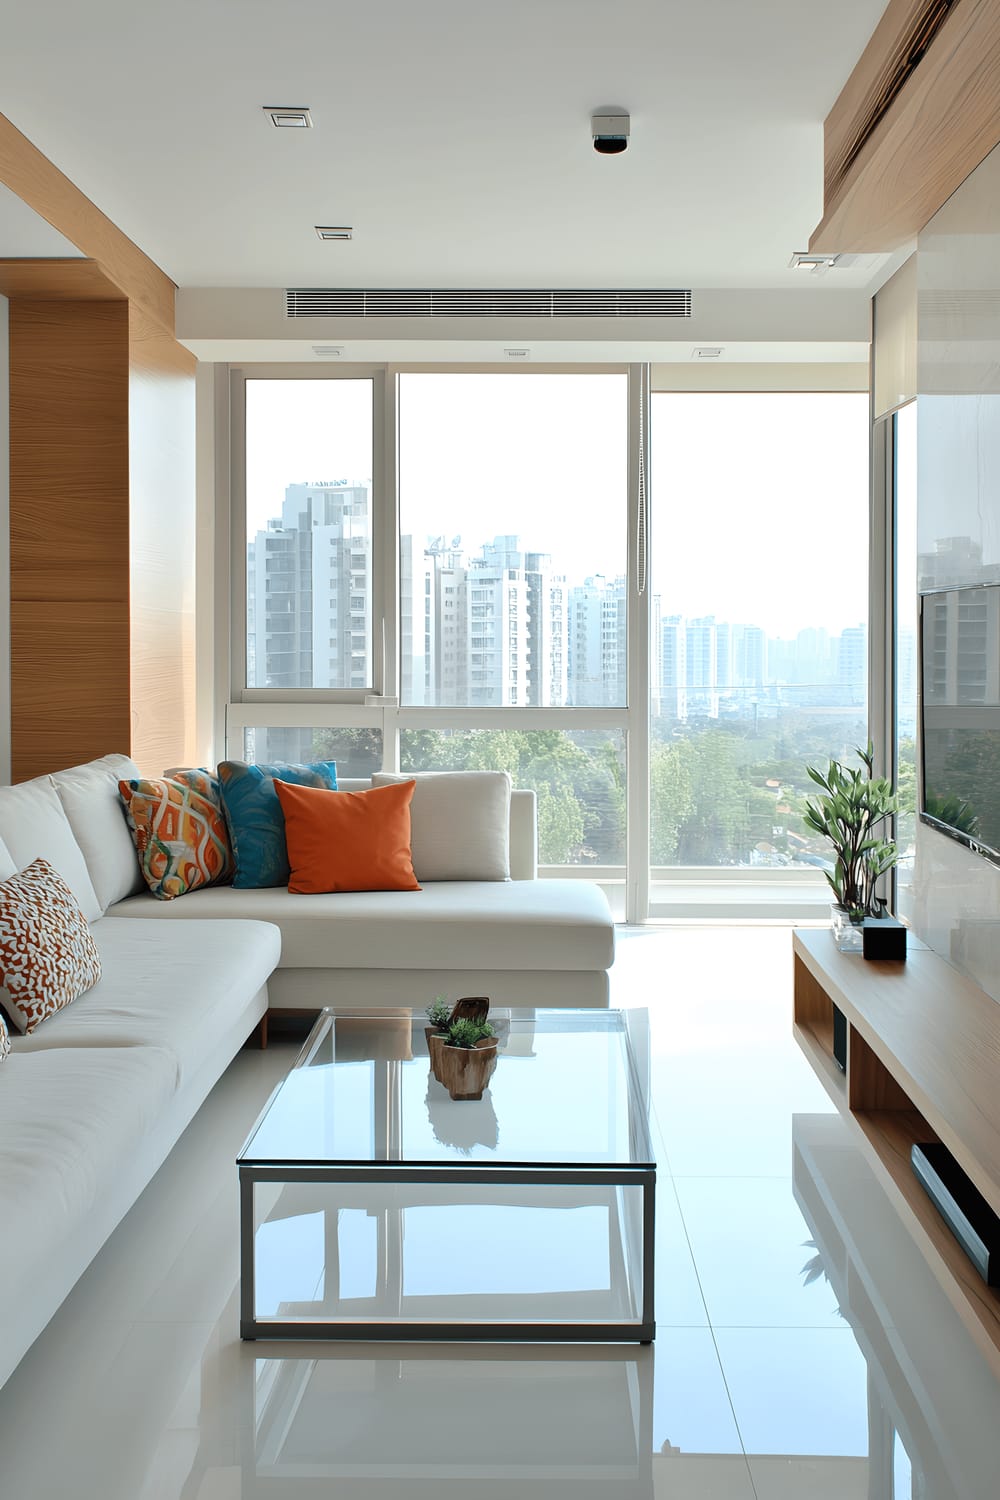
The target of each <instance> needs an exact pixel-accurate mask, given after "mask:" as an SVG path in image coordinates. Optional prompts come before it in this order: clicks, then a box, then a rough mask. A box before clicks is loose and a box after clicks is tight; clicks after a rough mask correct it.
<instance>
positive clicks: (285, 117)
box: [261, 104, 312, 130]
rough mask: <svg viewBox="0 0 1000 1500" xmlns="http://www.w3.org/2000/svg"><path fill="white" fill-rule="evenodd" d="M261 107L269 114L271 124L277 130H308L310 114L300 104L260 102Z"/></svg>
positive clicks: (310, 120) (310, 122) (310, 125)
mask: <svg viewBox="0 0 1000 1500" xmlns="http://www.w3.org/2000/svg"><path fill="white" fill-rule="evenodd" d="M261 109H262V110H263V111H264V113H265V114H266V115H270V116H271V124H272V125H277V127H278V129H279V130H310V129H311V128H312V116H311V115H310V113H309V111H308V109H306V108H304V107H303V106H302V105H301V104H262V105H261Z"/></svg>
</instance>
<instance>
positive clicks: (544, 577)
mask: <svg viewBox="0 0 1000 1500" xmlns="http://www.w3.org/2000/svg"><path fill="white" fill-rule="evenodd" d="M369 504H370V486H368V485H367V484H347V483H343V482H341V481H332V482H317V483H313V484H304V483H296V484H291V485H288V486H286V490H285V498H284V500H283V503H282V514H281V515H280V516H279V517H272V518H271V519H270V521H269V523H268V526H267V528H266V529H265V530H259V531H258V532H257V533H256V534H255V536H254V538H253V540H252V541H251V542H250V543H249V544H248V548H247V558H248V575H247V577H248V595H247V600H248V636H247V644H248V674H249V675H248V680H249V681H250V683H251V685H254V686H275V687H280V686H284V687H302V686H316V687H338V688H358V689H361V688H364V687H366V686H369V685H371V683H372V663H371V634H372V627H371V577H372V556H371V519H370V515H369ZM400 579H401V590H402V592H401V620H400V627H401V676H402V693H403V701H404V702H408V703H411V704H431V705H449V704H450V705H453V706H455V705H460V704H466V705H470V706H477V705H479V706H493V707H503V706H516V705H534V706H542V707H544V706H581V707H583V706H590V707H596V706H601V707H604V706H614V705H620V704H624V702H625V699H626V689H627V656H626V620H627V598H626V580H625V577H624V575H622V574H617V575H605V574H601V573H596V574H595V573H589V574H586V575H585V576H584V577H583V578H582V579H581V580H579V581H576V580H574V578H573V576H572V574H569V573H566V572H563V571H562V570H561V569H560V567H559V566H558V561H557V559H556V558H553V556H552V555H551V554H550V553H540V552H535V551H533V550H531V549H530V548H529V547H526V546H524V545H523V539H522V538H521V537H520V536H518V535H516V534H506V535H499V536H494V537H493V538H492V539H491V540H486V541H482V542H480V543H478V545H474V544H472V543H470V542H467V541H466V540H465V539H464V538H462V537H460V536H454V537H452V538H450V539H447V538H446V537H445V536H443V535H434V536H428V537H426V538H424V539H423V540H421V539H420V538H418V537H415V536H412V535H404V536H403V537H402V538H401V568H400ZM652 611H653V632H652V654H651V688H652V692H653V696H654V700H655V702H654V707H655V709H656V711H659V707H660V704H661V702H662V704H663V706H664V707H665V708H669V709H670V711H671V712H673V713H674V714H675V715H676V716H677V717H679V718H682V719H683V718H686V717H687V715H688V713H689V712H692V711H693V712H696V713H706V712H707V713H708V714H709V716H711V717H716V716H718V714H719V711H720V700H729V699H731V698H732V697H733V696H734V695H736V694H739V693H740V692H741V691H742V690H745V689H752V690H753V689H755V690H758V691H759V690H764V689H765V688H766V689H775V688H783V687H790V688H792V687H794V688H796V689H798V690H799V691H800V696H801V697H802V701H803V702H807V701H808V700H809V696H810V692H811V691H812V690H815V691H816V692H820V693H823V692H827V691H828V690H829V689H831V688H833V689H835V695H834V696H835V697H836V698H837V700H838V701H841V700H844V701H858V702H860V701H863V697H864V693H865V691H866V683H867V627H866V625H865V624H864V623H863V622H859V623H858V624H851V625H845V626H844V627H843V628H842V629H841V630H840V631H839V632H838V631H835V630H833V631H831V630H828V629H827V628H826V627H825V626H822V625H819V626H817V625H813V624H808V623H807V624H802V625H800V626H799V628H798V629H797V631H796V632H795V634H794V635H790V636H786V635H782V634H770V633H768V632H767V631H765V630H764V629H763V627H762V626H761V625H760V624H759V623H757V622H753V621H747V620H732V619H727V618H725V617H724V616H720V615H719V614H717V613H714V612H708V613H705V614H701V615H691V616H688V615H685V614H681V613H679V612H672V613H669V612H667V611H665V610H664V608H663V601H662V600H661V598H660V597H659V596H658V595H656V594H654V596H653V600H652ZM845 695H846V699H845ZM727 711H730V712H731V711H732V706H731V705H730V707H729V709H728V710H727Z"/></svg>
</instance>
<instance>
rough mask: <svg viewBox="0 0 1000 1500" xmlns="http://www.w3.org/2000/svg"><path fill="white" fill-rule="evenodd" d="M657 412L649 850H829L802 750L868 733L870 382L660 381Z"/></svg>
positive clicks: (842, 750)
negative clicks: (814, 810)
mask: <svg viewBox="0 0 1000 1500" xmlns="http://www.w3.org/2000/svg"><path fill="white" fill-rule="evenodd" d="M650 425H651V460H652V475H651V479H652V492H653V514H652V528H651V531H652V538H653V568H652V594H653V598H652V615H653V626H652V632H653V633H652V640H651V650H650V656H651V664H652V670H651V679H652V680H651V694H652V717H651V745H650V781H651V820H650V821H651V856H650V857H651V864H652V865H653V866H654V867H655V866H674V865H721V866H739V867H745V868H750V867H757V866H760V867H769V866H770V867H775V868H777V867H788V866H796V867H799V868H801V869H802V870H808V869H809V868H810V867H820V868H822V867H823V866H824V865H825V864H826V863H827V851H826V850H825V849H823V848H822V841H821V840H819V839H818V837H817V838H810V837H809V836H808V834H807V830H806V829H805V827H804V825H803V822H802V816H801V813H802V805H803V799H804V797H805V795H806V794H807V793H808V791H809V790H810V787H811V785H812V784H811V782H810V781H809V779H808V777H807V775H806V771H805V767H806V764H807V763H809V762H812V763H817V762H824V761H827V760H829V759H830V758H831V757H832V756H836V757H838V758H839V757H841V756H843V755H845V754H847V755H849V754H850V752H851V751H852V750H853V748H854V747H855V746H856V745H859V744H863V743H864V742H865V741H866V739H867V735H868V727H867V720H868V714H867V687H868V628H867V613H868V443H869V433H868V425H869V423H868V398H867V396H866V395H862V394H857V395H854V394H851V395H842V394H838V395H829V394H822V395H810V394H767V395H762V394H725V395H723V394H665V393H664V394H656V395H654V396H653V398H652V413H651V423H650ZM817 878H819V869H817ZM654 879H655V874H654Z"/></svg>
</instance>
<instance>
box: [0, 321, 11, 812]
mask: <svg viewBox="0 0 1000 1500" xmlns="http://www.w3.org/2000/svg"><path fill="white" fill-rule="evenodd" d="M7 308H8V302H7V298H6V297H0V784H4V785H5V784H6V783H7V782H9V781H10V340H9V336H8V316H7Z"/></svg>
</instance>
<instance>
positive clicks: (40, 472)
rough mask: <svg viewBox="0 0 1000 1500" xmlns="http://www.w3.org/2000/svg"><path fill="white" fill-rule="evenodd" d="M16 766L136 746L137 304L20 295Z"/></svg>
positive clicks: (31, 770)
mask: <svg viewBox="0 0 1000 1500" xmlns="http://www.w3.org/2000/svg"><path fill="white" fill-rule="evenodd" d="M10 389H11V395H10V511H11V525H10V554H11V564H10V589H11V656H12V661H11V771H12V776H13V779H14V780H15V781H23V780H24V779H26V778H27V777H30V776H36V775H40V774H41V773H43V772H45V771H49V770H55V769H58V768H59V767H60V766H68V765H73V764H74V763H76V762H78V761H82V760H88V759H90V758H91V757H92V756H93V755H94V754H95V753H101V754H103V753H105V752H106V751H108V750H119V749H127V748H128V740H129V675H128V630H127V626H125V627H124V628H119V629H117V630H116V622H118V625H119V627H120V623H121V621H122V620H123V618H124V619H127V612H128V597H129V563H128V555H129V526H128V506H129V501H128V483H129V476H128V309H127V304H126V303H125V302H124V301H121V302H97V301H86V302H69V301H61V302H53V303H50V302H44V301H35V300H32V299H26V300H13V301H11V303H10Z"/></svg>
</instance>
